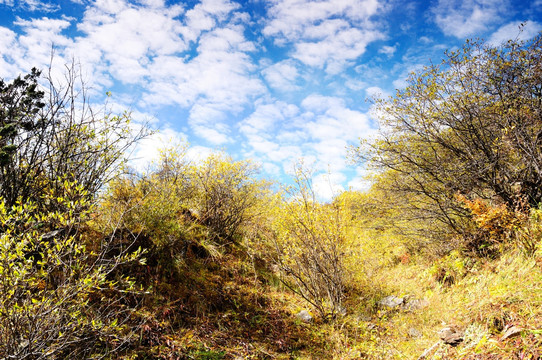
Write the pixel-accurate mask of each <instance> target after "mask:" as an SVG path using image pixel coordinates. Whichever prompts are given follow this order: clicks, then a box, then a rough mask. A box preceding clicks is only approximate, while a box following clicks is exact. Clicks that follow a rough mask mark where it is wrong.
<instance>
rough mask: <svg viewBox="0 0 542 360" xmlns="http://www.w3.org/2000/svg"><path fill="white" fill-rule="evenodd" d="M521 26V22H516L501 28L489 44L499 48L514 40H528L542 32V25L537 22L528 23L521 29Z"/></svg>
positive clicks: (490, 39)
mask: <svg viewBox="0 0 542 360" xmlns="http://www.w3.org/2000/svg"><path fill="white" fill-rule="evenodd" d="M521 24H522V22H521V21H516V22H512V23H509V24H506V25H504V26H501V27H500V28H499V29H498V30H497V31H495V32H494V33H493V34H492V35H491V37H490V38H489V40H488V43H489V44H491V45H495V46H497V45H501V44H502V43H504V42H506V41H508V40H513V39H518V40H528V39H531V38H533V37H535V36H536V35H538V33H539V32H540V31H541V30H542V25H541V24H539V23H537V22H535V21H527V22H525V23H524V24H525V25H524V26H523V27H521ZM520 28H521V31H520Z"/></svg>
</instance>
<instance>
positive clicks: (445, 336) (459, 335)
mask: <svg viewBox="0 0 542 360" xmlns="http://www.w3.org/2000/svg"><path fill="white" fill-rule="evenodd" d="M438 334H439V337H440V339H441V340H442V341H444V343H445V344H448V345H451V346H457V345H458V344H459V343H460V342H462V341H463V336H464V334H463V332H462V331H460V330H459V329H457V328H456V327H455V326H447V327H445V328H443V329H441V330H440V331H439V332H438Z"/></svg>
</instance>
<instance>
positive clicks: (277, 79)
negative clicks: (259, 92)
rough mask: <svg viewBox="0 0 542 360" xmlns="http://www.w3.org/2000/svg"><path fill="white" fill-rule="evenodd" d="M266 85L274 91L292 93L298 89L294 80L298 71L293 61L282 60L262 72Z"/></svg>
mask: <svg viewBox="0 0 542 360" xmlns="http://www.w3.org/2000/svg"><path fill="white" fill-rule="evenodd" d="M262 75H263V76H264V78H265V80H266V81H267V83H268V84H269V85H270V86H271V87H272V88H274V89H276V90H282V91H293V90H297V89H299V86H297V85H296V80H297V78H298V77H299V71H298V69H297V66H296V64H295V61H293V60H284V61H280V62H278V63H275V64H273V65H271V66H268V67H267V68H265V69H263V70H262Z"/></svg>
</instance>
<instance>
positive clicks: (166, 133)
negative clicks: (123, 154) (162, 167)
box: [128, 128, 186, 171]
mask: <svg viewBox="0 0 542 360" xmlns="http://www.w3.org/2000/svg"><path fill="white" fill-rule="evenodd" d="M182 144H186V135H185V134H183V133H181V132H178V131H175V130H173V129H171V128H166V129H163V130H161V131H159V132H157V133H155V134H153V135H151V136H149V137H147V138H145V139H143V140H141V141H139V142H138V143H137V146H136V147H135V149H134V150H133V152H132V154H131V157H130V161H129V163H128V165H129V166H131V167H132V168H134V169H136V170H137V171H145V170H146V169H148V167H149V166H150V165H151V163H152V162H153V161H156V159H158V158H159V156H160V151H161V150H163V149H165V148H171V147H174V146H176V145H182Z"/></svg>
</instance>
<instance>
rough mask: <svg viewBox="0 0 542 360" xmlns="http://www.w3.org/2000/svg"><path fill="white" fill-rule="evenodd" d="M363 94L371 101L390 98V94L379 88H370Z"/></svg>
mask: <svg viewBox="0 0 542 360" xmlns="http://www.w3.org/2000/svg"><path fill="white" fill-rule="evenodd" d="M365 93H366V94H367V96H368V97H370V98H371V99H385V98H388V97H389V96H390V93H388V92H387V91H384V90H383V89H381V88H379V87H378V86H370V87H368V88H367V89H365Z"/></svg>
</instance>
